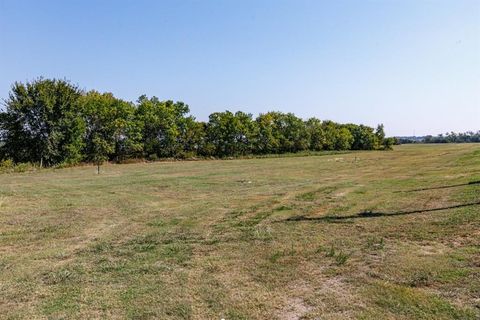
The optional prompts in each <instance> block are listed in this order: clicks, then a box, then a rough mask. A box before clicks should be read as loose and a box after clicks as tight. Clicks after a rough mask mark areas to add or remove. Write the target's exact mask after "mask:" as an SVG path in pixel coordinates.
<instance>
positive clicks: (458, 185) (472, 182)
mask: <svg viewBox="0 0 480 320" xmlns="http://www.w3.org/2000/svg"><path fill="white" fill-rule="evenodd" d="M473 184H480V180H478V181H470V182H466V183H459V184H451V185H447V186H438V187H429V188H420V189H412V190H398V191H394V193H401V192H417V191H426V190H436V189H447V188H456V187H463V186H471V185H473Z"/></svg>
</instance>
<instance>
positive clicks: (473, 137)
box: [395, 131, 480, 144]
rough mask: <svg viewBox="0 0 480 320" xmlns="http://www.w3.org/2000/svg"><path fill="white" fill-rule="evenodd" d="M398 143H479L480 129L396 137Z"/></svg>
mask: <svg viewBox="0 0 480 320" xmlns="http://www.w3.org/2000/svg"><path fill="white" fill-rule="evenodd" d="M395 139H396V140H397V141H398V144H409V143H479V142H480V131H477V132H474V131H467V132H459V133H456V132H453V131H452V132H447V133H445V134H443V133H441V134H438V135H436V136H432V135H427V136H423V137H397V138H395Z"/></svg>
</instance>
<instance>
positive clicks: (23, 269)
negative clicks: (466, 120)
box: [0, 144, 480, 319]
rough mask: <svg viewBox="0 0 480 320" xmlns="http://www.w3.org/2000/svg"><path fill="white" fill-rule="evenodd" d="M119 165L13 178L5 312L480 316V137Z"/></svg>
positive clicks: (1, 254) (5, 241)
mask: <svg viewBox="0 0 480 320" xmlns="http://www.w3.org/2000/svg"><path fill="white" fill-rule="evenodd" d="M355 158H357V161H355ZM103 170H104V171H103V173H102V174H101V175H96V174H95V169H94V167H78V168H71V169H60V170H44V171H40V172H34V173H24V174H4V175H0V181H1V184H0V318H2V319H3V318H5V319H36V318H52V319H59V318H69V319H70V318H73V319H87V318H90V319H91V318H114V319H115V318H117V319H119V318H131V319H150V318H160V319H165V318H171V319H190V318H191V319H220V318H225V319H275V318H278V319H350V318H352V319H357V318H358V319H374V318H375V319H384V318H385V319H477V318H478V317H480V205H479V203H480V184H475V183H470V184H468V183H469V182H474V181H478V180H480V145H478V144H477V145H474V144H461V145H453V144H448V145H410V146H400V147H397V148H395V150H394V151H391V152H380V151H377V152H352V153H347V154H339V155H326V156H311V157H289V158H271V159H268V158H267V159H249V160H228V161H198V162H171V163H168V162H163V163H148V164H130V165H109V166H105V167H104V168H103Z"/></svg>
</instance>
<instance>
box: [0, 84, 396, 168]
mask: <svg viewBox="0 0 480 320" xmlns="http://www.w3.org/2000/svg"><path fill="white" fill-rule="evenodd" d="M4 104H5V107H6V108H5V110H4V111H3V112H1V113H0V139H1V140H0V159H9V160H12V161H13V162H14V163H22V162H30V163H38V164H40V165H45V166H52V165H59V164H74V163H78V162H80V161H93V162H96V163H101V162H103V161H106V160H113V161H119V160H123V159H127V158H148V159H152V160H154V159H158V158H187V157H196V156H213V157H232V156H239V155H250V154H271V153H277V154H280V153H287V152H300V151H305V150H312V151H320V150H350V149H353V150H380V149H390V148H391V146H392V144H393V143H394V140H392V139H391V138H385V133H384V129H383V125H379V126H378V127H377V128H376V129H374V128H371V127H368V126H364V125H355V124H339V123H335V122H333V121H320V120H318V119H316V118H311V119H308V120H307V121H304V120H302V119H301V118H298V117H296V116H295V115H294V114H292V113H282V112H267V113H264V114H260V115H259V116H258V117H256V118H253V117H252V115H251V114H246V113H244V112H241V111H238V112H236V113H232V112H230V111H225V112H215V113H213V114H211V115H210V117H209V120H208V122H206V123H205V122H199V121H196V120H195V118H194V117H193V116H191V115H189V107H188V105H186V104H184V103H183V102H173V101H160V100H159V99H158V98H156V97H151V98H149V97H147V96H145V95H143V96H141V97H140V98H139V99H138V101H137V102H136V103H132V102H126V101H123V100H121V99H118V98H116V97H114V96H113V95H112V94H111V93H99V92H97V91H89V92H83V91H82V90H80V89H79V88H78V87H77V86H75V85H72V84H71V83H70V82H68V81H65V80H56V79H53V80H50V79H43V78H40V79H37V80H34V81H32V82H27V83H25V84H24V83H19V82H17V83H15V84H14V85H13V86H12V90H11V92H10V94H9V97H8V99H7V100H5V102H4Z"/></svg>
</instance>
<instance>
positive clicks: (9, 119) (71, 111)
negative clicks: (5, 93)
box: [0, 78, 85, 166]
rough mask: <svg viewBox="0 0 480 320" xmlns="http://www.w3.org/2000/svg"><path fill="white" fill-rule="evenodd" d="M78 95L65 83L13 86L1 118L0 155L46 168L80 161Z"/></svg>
mask: <svg viewBox="0 0 480 320" xmlns="http://www.w3.org/2000/svg"><path fill="white" fill-rule="evenodd" d="M80 94H81V91H80V90H79V89H78V87H77V86H75V85H72V84H71V83H69V82H68V81H65V80H56V79H53V80H49V79H42V78H39V79H37V80H34V81H32V82H27V83H25V84H23V83H20V82H16V83H15V84H14V85H13V86H12V89H11V92H10V94H9V98H8V99H7V100H6V101H5V105H6V111H5V112H3V113H2V115H1V117H0V119H1V120H0V128H1V129H0V130H1V132H2V141H3V145H2V147H1V148H2V154H3V155H4V156H5V157H8V158H11V159H13V160H14V161H15V162H34V163H40V165H46V166H51V165H56V164H60V163H77V162H78V161H80V160H81V159H82V153H81V150H82V147H83V140H82V137H83V134H84V131H85V124H84V122H83V119H82V118H81V115H80V112H79V110H78V108H77V100H78V98H79V96H80Z"/></svg>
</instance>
